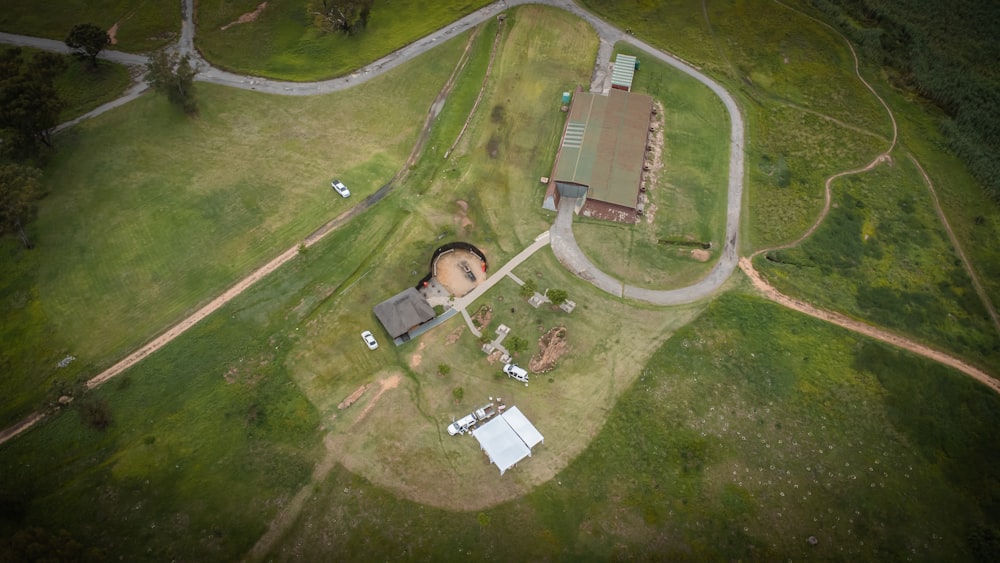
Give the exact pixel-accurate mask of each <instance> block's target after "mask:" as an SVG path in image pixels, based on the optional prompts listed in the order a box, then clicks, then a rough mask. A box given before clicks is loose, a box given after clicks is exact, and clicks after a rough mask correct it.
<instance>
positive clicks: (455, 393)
mask: <svg viewBox="0 0 1000 563" xmlns="http://www.w3.org/2000/svg"><path fill="white" fill-rule="evenodd" d="M451 396H452V397H454V398H455V402H456V403H461V402H462V399H463V398H464V397H465V389H462V388H461V387H456V388H454V389H452V390H451Z"/></svg>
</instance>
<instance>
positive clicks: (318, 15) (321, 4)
mask: <svg viewBox="0 0 1000 563" xmlns="http://www.w3.org/2000/svg"><path fill="white" fill-rule="evenodd" d="M374 5H375V0H310V2H309V15H311V16H312V17H313V21H315V22H316V25H317V26H318V27H320V28H321V29H324V30H326V31H341V32H343V33H346V34H347V35H355V34H357V33H359V32H361V31H362V30H363V29H364V28H365V27H366V26H367V25H368V18H369V17H370V16H371V13H372V7H373V6H374Z"/></svg>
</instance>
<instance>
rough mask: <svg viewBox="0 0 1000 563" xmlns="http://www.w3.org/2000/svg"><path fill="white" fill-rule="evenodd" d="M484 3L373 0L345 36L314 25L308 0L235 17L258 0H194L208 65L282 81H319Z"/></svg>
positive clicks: (251, 9) (481, 0)
mask: <svg viewBox="0 0 1000 563" xmlns="http://www.w3.org/2000/svg"><path fill="white" fill-rule="evenodd" d="M487 3H488V2H487V1H485V0H447V1H437V2H414V1H412V0H402V1H395V2H375V3H374V6H373V7H372V11H371V17H370V19H369V21H368V25H367V27H366V28H365V29H364V30H363V31H361V32H360V33H358V34H355V35H351V36H348V35H345V34H343V33H337V32H327V31H324V30H322V29H320V28H319V27H317V26H316V25H315V24H314V22H313V16H311V15H310V14H309V10H308V8H307V4H308V3H307V2H301V1H300V2H268V3H267V5H266V7H264V8H263V9H262V10H261V11H260V12H259V13H258V15H257V17H256V18H255V19H253V20H252V21H249V22H246V23H237V20H239V18H240V17H241V16H242V15H244V14H249V13H253V12H255V11H256V10H257V9H258V7H260V6H262V5H261V3H260V2H258V1H257V0H236V1H230V0H202V1H200V2H198V20H197V23H198V34H197V36H196V38H195V43H196V45H197V47H198V50H199V51H200V52H201V53H202V55H204V57H205V58H206V59H207V60H208V61H210V62H211V63H212V64H213V65H216V66H218V67H221V68H225V69H228V70H231V71H233V72H239V73H242V74H250V75H254V76H266V77H269V78H278V79H282V80H294V81H310V80H322V79H326V78H333V77H335V76H342V75H345V74H348V73H350V72H352V71H354V70H357V69H359V68H361V67H363V66H365V65H366V64H368V63H370V62H373V61H375V60H377V59H379V58H381V57H383V56H385V55H388V54H389V53H391V52H393V51H395V50H397V49H400V48H402V47H404V46H405V45H407V44H409V43H412V42H413V41H416V40H417V39H420V38H421V37H423V36H425V35H427V34H429V33H431V32H433V31H436V30H438V29H440V28H442V27H444V26H446V25H448V24H450V23H451V22H453V21H455V20H457V19H459V18H461V17H462V16H464V15H466V14H469V13H471V12H473V11H475V10H477V9H479V8H480V7H482V6H484V5H486V4H487ZM316 4H317V5H322V4H321V3H320V2H317V3H316ZM230 24H232V25H230Z"/></svg>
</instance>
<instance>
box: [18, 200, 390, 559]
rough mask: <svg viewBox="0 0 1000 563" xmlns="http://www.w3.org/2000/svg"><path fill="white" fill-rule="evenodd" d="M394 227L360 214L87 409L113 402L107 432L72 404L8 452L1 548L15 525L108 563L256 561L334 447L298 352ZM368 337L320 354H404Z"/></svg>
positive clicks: (344, 337) (345, 338)
mask: <svg viewBox="0 0 1000 563" xmlns="http://www.w3.org/2000/svg"><path fill="white" fill-rule="evenodd" d="M396 218H397V216H396V215H394V214H393V213H392V212H391V210H389V212H386V213H378V214H376V213H368V214H364V215H362V216H361V217H359V218H358V219H357V220H356V222H355V223H354V225H353V226H354V228H353V229H343V230H341V231H338V232H337V233H335V234H333V235H331V237H330V240H328V241H324V242H323V243H322V244H321V245H317V246H314V247H312V248H311V249H310V250H309V251H308V252H307V253H305V254H303V255H300V256H299V257H298V258H297V259H296V260H295V261H293V262H292V263H291V264H289V265H288V266H287V267H285V268H283V269H282V270H280V271H279V272H276V273H275V274H273V275H272V276H270V277H268V278H266V280H265V281H264V282H263V283H260V284H258V285H257V286H255V287H254V288H252V289H251V290H250V291H248V292H247V293H245V294H244V295H242V296H241V297H240V298H239V299H237V300H236V301H234V302H233V303H231V304H230V305H228V306H227V307H225V308H224V309H222V310H220V311H219V312H218V313H217V314H215V315H213V316H212V317H210V318H208V319H206V320H205V321H203V322H202V323H201V324H199V325H198V326H197V327H195V328H194V329H192V330H191V331H190V332H188V333H187V334H185V335H184V336H183V337H181V338H179V339H178V340H176V341H175V342H173V343H172V344H171V345H170V346H168V347H167V348H165V349H163V350H161V351H160V352H158V353H157V354H155V355H154V356H152V357H151V358H150V359H149V360H148V361H144V362H143V363H141V364H139V365H138V366H137V367H136V368H134V369H133V370H131V371H129V372H128V373H126V374H125V375H123V376H121V377H120V378H118V379H116V380H113V381H111V382H109V383H108V384H107V385H105V386H104V387H102V388H101V389H99V391H97V392H96V393H92V394H90V395H88V396H87V397H86V398H84V399H82V400H83V401H105V402H106V403H107V405H108V406H109V410H110V412H111V413H112V417H113V420H114V422H113V423H112V424H111V426H110V427H109V428H108V429H107V430H106V431H104V432H99V431H97V430H94V429H92V428H90V427H89V426H87V425H85V424H83V422H82V419H81V417H80V411H79V410H78V409H75V408H74V409H72V410H71V411H69V412H65V413H63V414H62V415H61V416H58V417H56V418H55V419H53V420H51V421H49V422H47V423H46V424H45V425H43V426H42V427H41V428H38V429H36V430H33V431H32V432H31V433H29V434H27V435H25V436H24V437H23V438H19V439H18V440H16V441H14V442H11V443H9V444H5V445H4V446H3V448H2V449H0V472H2V473H3V475H4V479H3V483H2V484H0V499H2V500H0V501H2V503H3V506H4V510H3V511H0V514H2V516H0V532H2V534H0V535H2V537H3V538H4V540H5V541H4V542H3V544H2V545H3V548H4V549H9V547H10V543H8V542H10V541H13V542H16V541H17V540H18V538H19V536H17V535H16V534H15V532H16V531H19V532H20V533H21V536H23V535H25V534H27V533H28V532H29V531H31V530H32V529H33V528H36V527H37V528H41V529H42V530H44V531H45V533H46V534H47V535H49V536H51V537H53V538H56V537H60V536H59V534H60V533H61V532H60V530H66V531H67V533H68V536H69V537H70V538H72V540H74V541H75V542H76V543H77V544H78V545H79V546H81V551H83V552H87V553H89V552H94V553H96V554H98V555H99V557H94V558H95V559H104V560H106V559H109V558H118V557H119V556H121V557H124V558H126V559H130V560H137V559H147V560H160V561H162V560H164V559H173V558H180V559H193V560H219V561H225V560H235V559H237V558H239V557H240V556H241V555H242V554H244V553H245V552H246V551H247V550H248V549H249V548H250V546H252V545H253V544H254V543H255V542H256V541H257V539H258V538H259V537H260V535H261V534H262V533H263V532H264V531H265V529H266V528H267V525H268V523H269V521H270V519H271V518H273V517H274V516H275V515H276V514H277V513H278V511H279V510H280V509H281V508H282V507H283V506H284V505H285V504H286V503H287V502H288V501H289V498H290V497H291V496H292V495H293V494H294V493H295V492H296V490H297V489H298V488H299V487H300V486H301V483H302V482H303V481H305V480H307V479H308V476H309V474H310V472H311V468H312V466H313V464H314V463H315V461H316V459H317V455H318V454H319V453H320V450H322V446H321V445H320V441H319V437H320V436H319V434H318V429H319V428H320V427H321V425H322V423H323V422H324V420H323V419H321V418H320V417H319V416H318V412H317V409H316V408H315V407H314V406H313V405H312V404H311V403H310V402H309V400H308V398H307V397H306V396H304V395H303V393H302V392H301V390H300V388H299V386H298V385H296V384H295V381H294V380H295V378H294V377H293V375H296V376H297V374H296V373H295V369H296V368H295V367H294V366H295V365H296V363H297V362H295V361H293V359H292V357H293V356H294V354H296V350H297V348H298V347H299V346H301V345H302V343H301V340H303V339H304V338H310V337H304V334H307V333H308V327H309V326H310V323H311V319H312V318H314V315H315V311H316V310H317V309H322V310H324V311H329V310H330V309H331V308H333V307H334V306H339V305H341V304H343V303H344V300H343V299H338V298H337V296H339V295H340V292H344V293H345V294H346V298H347V300H349V299H350V298H351V297H352V295H351V293H350V292H349V291H348V290H345V289H344V288H346V287H347V286H348V285H350V284H351V281H352V276H353V275H354V272H356V271H357V269H358V268H361V267H362V266H363V260H364V257H366V256H369V255H371V254H372V253H374V252H376V251H377V250H378V248H379V245H380V244H382V243H383V241H382V237H379V236H369V235H375V234H384V233H385V232H387V231H389V232H391V230H392V224H393V222H394V220H395V219H396ZM355 287H357V286H355ZM331 294H334V295H333V296H331ZM361 310H363V311H364V312H365V313H367V314H368V315H370V309H369V307H368V304H367V303H361V302H358V303H355V304H353V305H352V306H350V307H349V308H348V312H346V313H345V315H344V319H343V321H344V322H345V323H347V322H350V323H352V324H353V325H354V326H357V324H359V323H358V322H357V321H358V319H356V318H354V317H352V316H351V315H352V314H354V315H358V314H360V313H359V311H361ZM300 329H302V330H300ZM357 333H358V331H356V330H353V329H352V330H350V331H344V332H342V333H340V334H331V333H323V334H318V335H316V336H315V338H316V340H315V341H313V342H311V343H309V344H308V345H309V346H317V347H331V346H332V347H338V348H342V349H343V350H345V351H347V350H348V349H353V350H357V351H358V352H360V351H361V350H363V351H364V353H365V354H366V355H365V356H364V357H362V356H361V354H358V355H357V357H356V358H352V359H351V361H352V365H353V368H354V369H355V370H361V369H363V366H364V364H363V362H361V361H359V360H362V359H364V358H369V359H375V358H381V359H382V361H383V362H389V361H391V359H390V358H391V357H392V351H391V346H389V348H388V349H384V350H382V351H380V355H372V354H371V353H369V352H368V350H367V349H365V348H364V346H363V345H362V344H361V341H360V339H359V338H358V335H357ZM12 536H13V539H12ZM45 543H50V542H45ZM51 543H55V540H52V542H51ZM0 553H2V555H0V557H3V559H4V560H19V559H22V557H12V558H11V557H4V556H5V555H8V554H7V553H6V552H0ZM43 555H48V554H45V553H43ZM68 558H70V559H75V557H68Z"/></svg>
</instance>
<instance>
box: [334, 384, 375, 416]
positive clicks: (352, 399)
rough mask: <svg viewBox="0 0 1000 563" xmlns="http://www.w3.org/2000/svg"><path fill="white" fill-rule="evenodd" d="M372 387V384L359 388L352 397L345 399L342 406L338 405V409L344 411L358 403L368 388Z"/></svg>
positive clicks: (341, 403)
mask: <svg viewBox="0 0 1000 563" xmlns="http://www.w3.org/2000/svg"><path fill="white" fill-rule="evenodd" d="M371 386H372V384H371V383H365V384H364V385H362V386H361V387H358V388H357V389H355V390H354V392H353V393H351V394H350V395H348V396H347V398H346V399H344V400H343V401H341V402H340V404H339V405H337V408H338V409H340V410H344V409H346V408H347V407H349V406H351V405H353V404H354V403H356V402H358V399H360V398H361V396H362V395H364V394H365V391H367V390H368V388H369V387H371Z"/></svg>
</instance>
